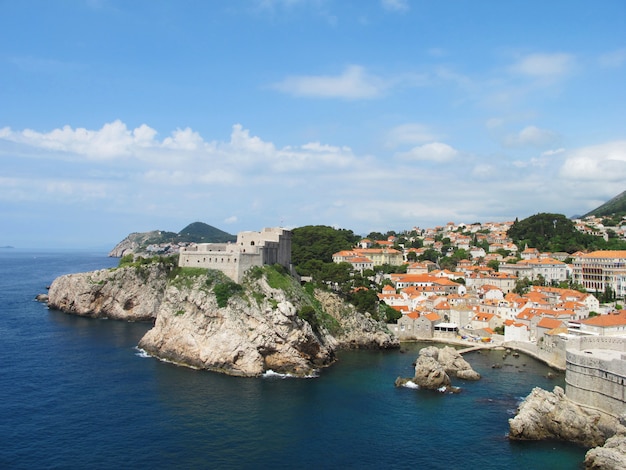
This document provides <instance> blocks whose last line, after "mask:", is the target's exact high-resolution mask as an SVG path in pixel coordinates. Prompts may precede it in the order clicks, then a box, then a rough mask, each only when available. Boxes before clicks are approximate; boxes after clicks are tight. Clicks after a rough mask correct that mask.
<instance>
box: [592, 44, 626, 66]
mask: <svg viewBox="0 0 626 470" xmlns="http://www.w3.org/2000/svg"><path fill="white" fill-rule="evenodd" d="M598 62H600V65H602V66H603V67H608V68H617V67H621V66H622V65H623V64H624V63H625V62H626V48H622V49H617V50H616V51H611V52H607V53H605V54H602V55H601V56H600V57H599V59H598Z"/></svg>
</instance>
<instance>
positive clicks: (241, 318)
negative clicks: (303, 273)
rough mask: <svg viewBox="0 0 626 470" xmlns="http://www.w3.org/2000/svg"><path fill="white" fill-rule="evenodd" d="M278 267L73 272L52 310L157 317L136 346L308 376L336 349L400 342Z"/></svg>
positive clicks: (231, 368)
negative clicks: (241, 275)
mask: <svg viewBox="0 0 626 470" xmlns="http://www.w3.org/2000/svg"><path fill="white" fill-rule="evenodd" d="M273 269H274V268H270V267H266V268H262V269H261V268H258V269H256V268H255V269H254V272H253V273H252V274H251V275H249V276H247V277H246V279H245V280H244V282H242V283H241V284H235V283H233V282H232V281H231V280H229V279H228V278H226V277H225V276H223V275H222V274H221V273H219V272H217V271H208V270H200V269H180V268H177V267H175V266H171V265H169V266H166V265H163V264H149V265H140V266H131V267H126V268H118V269H111V270H101V271H96V272H92V273H83V274H73V275H67V276H61V277H60V278H58V279H56V280H55V281H54V282H53V283H52V285H51V287H50V291H49V306H50V307H51V308H56V309H59V310H62V311H65V312H68V313H73V314H77V315H85V316H91V317H108V318H115V319H125V320H145V319H155V325H154V327H153V328H152V329H151V330H150V331H148V333H146V335H145V336H144V337H143V338H142V339H141V341H140V343H139V346H140V347H141V348H143V349H144V350H145V351H147V352H148V353H149V354H151V355H154V356H156V357H159V358H161V359H164V360H168V361H172V362H175V363H177V364H181V365H185V366H189V367H194V368H201V369H209V370H214V371H219V372H223V373H227V374H231V375H241V376H257V375H260V374H262V373H264V372H266V371H268V370H273V371H275V372H281V373H289V374H294V375H299V376H302V375H309V374H312V373H314V372H315V371H316V370H317V369H318V368H320V367H323V366H327V365H329V364H331V363H332V362H333V361H334V360H335V351H336V350H337V349H338V348H342V347H368V348H369V347H376V348H388V347H398V346H399V344H398V342H397V340H395V339H394V337H393V336H392V334H391V333H389V332H388V331H387V330H386V327H385V325H384V324H381V323H378V322H375V321H374V320H372V319H371V318H368V317H367V316H364V315H361V314H358V313H357V312H354V311H353V310H351V308H350V307H347V306H346V305H345V304H343V302H341V300H340V299H338V298H337V297H336V296H333V295H332V294H328V293H323V292H318V293H317V297H318V299H319V300H318V299H316V298H314V296H313V295H311V294H309V293H307V292H306V291H305V290H304V289H303V288H302V287H301V286H300V285H299V284H298V283H297V282H295V280H294V279H293V278H291V277H289V276H287V275H284V274H281V273H278V272H276V271H272V270H273ZM269 278H271V281H270V280H269ZM325 309H328V310H329V311H330V312H331V313H328V312H327V311H326V310H325Z"/></svg>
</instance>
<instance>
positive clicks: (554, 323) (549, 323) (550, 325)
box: [537, 318, 563, 330]
mask: <svg viewBox="0 0 626 470" xmlns="http://www.w3.org/2000/svg"><path fill="white" fill-rule="evenodd" d="M537 326H538V327H539V328H547V329H548V330H552V329H554V328H560V327H562V326H563V322H562V321H559V320H555V319H554V318H542V319H541V320H539V323H537Z"/></svg>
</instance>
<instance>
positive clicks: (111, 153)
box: [0, 120, 156, 159]
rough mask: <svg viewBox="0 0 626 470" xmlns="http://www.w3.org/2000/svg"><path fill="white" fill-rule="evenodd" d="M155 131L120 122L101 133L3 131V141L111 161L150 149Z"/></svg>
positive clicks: (102, 129) (78, 129)
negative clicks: (132, 127)
mask: <svg viewBox="0 0 626 470" xmlns="http://www.w3.org/2000/svg"><path fill="white" fill-rule="evenodd" d="M155 135H156V131H155V130H153V129H151V128H150V127H148V126H146V125H145V124H144V125H142V126H140V127H138V128H137V129H134V130H133V131H130V130H129V129H128V128H127V127H126V124H124V123H123V122H121V121H119V120H117V121H113V122H111V123H107V124H105V125H104V126H102V128H101V129H99V130H95V131H94V130H87V129H85V128H82V127H79V128H76V129H72V128H71V127H70V126H64V127H63V128H61V129H54V130H52V131H50V132H47V133H42V132H37V131H34V130H31V129H25V130H23V131H21V132H15V131H12V130H11V129H9V128H4V129H3V130H2V132H1V133H0V138H2V139H4V140H8V141H11V142H16V143H20V144H26V145H29V146H32V147H38V148H42V149H47V150H53V151H59V152H70V153H74V154H79V155H84V156H86V157H89V158H93V159H112V158H120V157H127V156H129V155H132V154H133V149H134V148H145V147H151V146H152V145H153V144H154V136H155Z"/></svg>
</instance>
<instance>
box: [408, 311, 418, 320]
mask: <svg viewBox="0 0 626 470" xmlns="http://www.w3.org/2000/svg"><path fill="white" fill-rule="evenodd" d="M407 317H409V318H412V319H413V320H417V319H418V318H419V317H420V314H419V313H418V312H416V311H412V312H409V313H408V314H407Z"/></svg>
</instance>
